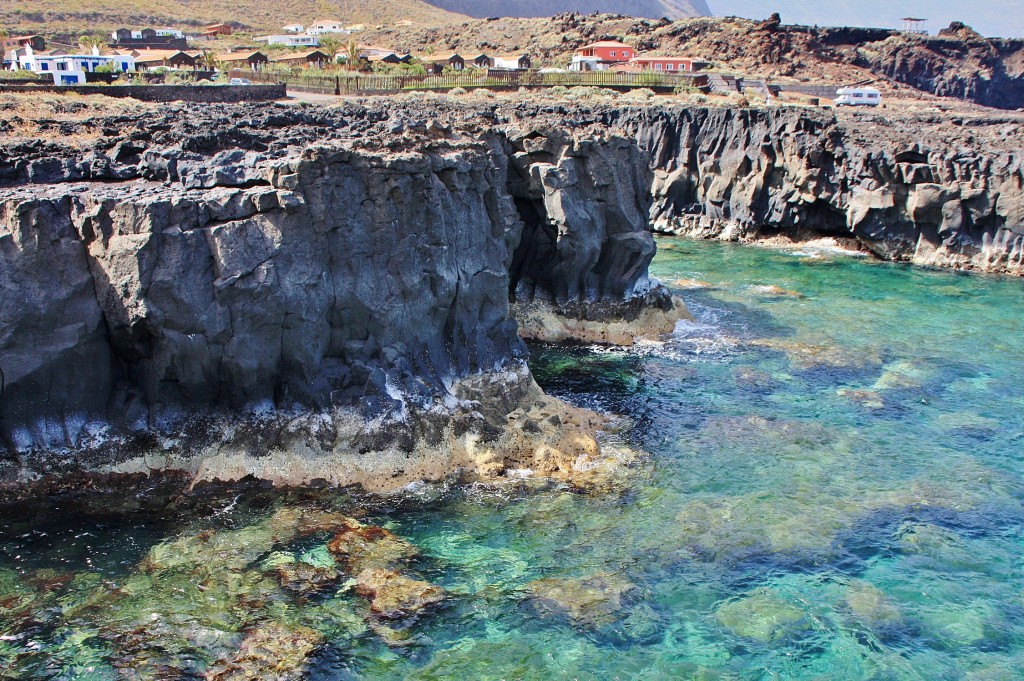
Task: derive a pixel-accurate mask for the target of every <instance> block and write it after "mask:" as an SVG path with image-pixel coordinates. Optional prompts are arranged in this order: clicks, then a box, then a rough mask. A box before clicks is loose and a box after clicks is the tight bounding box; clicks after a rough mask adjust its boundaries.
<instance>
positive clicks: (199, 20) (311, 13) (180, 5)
mask: <svg viewBox="0 0 1024 681" xmlns="http://www.w3.org/2000/svg"><path fill="white" fill-rule="evenodd" d="M317 19H336V20H338V21H343V22H346V23H366V24H368V25H371V26H377V25H378V24H385V25H389V24H395V23H397V22H401V21H411V22H414V23H416V24H418V25H421V26H436V25H439V24H446V23H453V22H456V21H461V20H462V19H463V17H462V16H461V15H458V14H452V13H451V12H446V11H444V10H441V9H438V8H436V7H433V6H431V5H428V4H427V3H425V2H422V0H119V1H118V2H102V3H101V2H96V0H3V1H2V2H0V26H4V27H7V28H8V29H9V30H10V31H11V32H12V33H39V34H42V35H46V36H54V35H81V34H83V33H96V32H100V33H104V32H109V31H111V30H113V29H115V28H119V27H140V28H141V27H146V26H149V27H153V28H156V27H163V26H171V27H175V28H180V29H182V30H186V31H195V30H196V29H198V28H199V27H201V26H203V25H205V24H208V23H213V22H221V21H226V22H230V23H233V24H236V25H237V26H239V27H240V28H242V29H243V30H248V31H253V32H266V31H279V30H280V29H281V27H282V26H284V25H285V24H289V23H294V22H299V23H309V22H312V21H315V20H317Z"/></svg>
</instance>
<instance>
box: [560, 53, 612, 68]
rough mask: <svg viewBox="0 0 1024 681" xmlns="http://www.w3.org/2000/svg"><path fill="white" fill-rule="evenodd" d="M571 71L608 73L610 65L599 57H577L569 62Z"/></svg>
mask: <svg viewBox="0 0 1024 681" xmlns="http://www.w3.org/2000/svg"><path fill="white" fill-rule="evenodd" d="M569 70H570V71H607V70H608V65H607V64H605V63H603V62H602V61H601V60H600V59H598V58H597V57H581V56H579V55H576V56H575V57H573V58H572V61H571V62H569Z"/></svg>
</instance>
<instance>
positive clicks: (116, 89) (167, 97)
mask: <svg viewBox="0 0 1024 681" xmlns="http://www.w3.org/2000/svg"><path fill="white" fill-rule="evenodd" d="M0 92H30V93H31V92H53V93H57V94H62V93H64V94H66V93H71V92H76V93H78V94H80V95H105V96H107V97H131V98H133V99H138V100H140V101H143V102H177V101H185V102H202V103H234V102H262V101H268V100H274V99H284V98H285V97H286V96H287V92H286V91H285V86H284V85H283V84H269V85H6V84H4V85H0Z"/></svg>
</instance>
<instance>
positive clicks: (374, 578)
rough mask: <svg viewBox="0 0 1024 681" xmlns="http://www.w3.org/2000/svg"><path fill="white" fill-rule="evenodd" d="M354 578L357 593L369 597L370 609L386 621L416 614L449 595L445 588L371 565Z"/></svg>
mask: <svg viewBox="0 0 1024 681" xmlns="http://www.w3.org/2000/svg"><path fill="white" fill-rule="evenodd" d="M353 579H354V581H355V589H356V593H358V594H359V595H360V596H363V597H365V598H367V599H369V601H370V611H371V612H372V613H373V614H374V615H376V616H377V617H380V618H382V619H386V620H396V619H406V618H410V617H416V616H418V615H419V614H421V613H422V612H423V611H424V610H426V609H427V608H429V607H431V606H434V605H437V604H438V603H440V602H442V601H443V600H445V598H447V597H448V594H447V592H446V591H445V590H444V589H443V588H441V587H439V586H436V585H434V584H431V583H429V582H424V581H421V580H418V579H412V578H411V577H407V576H405V575H403V574H400V573H399V572H397V571H395V570H389V569H384V568H370V569H366V570H363V571H362V572H360V573H359V574H357V575H356V576H355V577H354V578H353Z"/></svg>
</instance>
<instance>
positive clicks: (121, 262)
mask: <svg viewBox="0 0 1024 681" xmlns="http://www.w3.org/2000/svg"><path fill="white" fill-rule="evenodd" d="M926 123H927V121H924V122H921V127H920V128H919V129H920V130H921V131H923V133H926V134H923V135H921V134H917V133H916V132H915V131H910V132H908V131H907V130H906V129H903V128H901V129H899V130H895V129H893V126H892V125H891V124H889V123H887V122H886V121H885V119H883V118H881V117H879V116H877V114H870V115H868V114H864V115H861V114H858V115H855V116H850V117H844V118H843V119H841V120H837V119H836V118H835V117H833V116H832V115H830V114H826V113H823V112H820V111H813V110H800V109H773V110H763V111H754V110H726V109H683V108H659V107H640V108H607V107H597V108H586V107H581V106H571V107H569V106H559V105H552V106H541V105H531V104H511V103H508V104H488V105H483V104H477V105H472V104H465V105H464V104H455V103H452V102H445V101H444V100H441V101H419V102H416V101H411V100H400V101H392V100H375V101H369V102H362V103H358V102H357V103H350V104H346V105H345V106H342V107H335V108H320V107H287V106H278V105H274V106H217V105H214V106H195V105H192V106H188V105H181V106H171V107H167V108H165V109H163V110H161V111H160V112H159V113H154V115H153V116H152V117H151V118H149V119H146V120H139V119H136V118H130V117H120V118H119V117H116V116H112V117H107V118H100V119H93V120H88V121H81V122H78V123H69V122H61V123H53V124H52V126H51V127H53V126H56V127H57V128H59V129H60V131H61V132H62V133H63V134H66V135H68V136H69V141H70V142H71V143H74V144H75V146H71V145H70V144H59V143H55V142H47V141H44V140H35V141H31V142H16V141H10V142H6V143H4V142H0V152H2V153H0V290H2V291H3V293H4V295H3V296H2V297H0V370H2V371H3V372H4V389H3V395H2V397H0V443H2V444H0V447H2V450H3V451H2V453H3V458H4V461H5V464H4V469H3V473H2V476H0V477H2V478H3V479H4V480H7V481H16V480H19V479H25V478H28V477H33V476H37V475H39V474H45V473H66V472H73V471H76V470H82V469H91V470H107V471H120V472H131V471H138V470H146V469H166V468H176V469H183V470H186V471H187V472H189V473H190V474H192V475H193V476H195V477H196V478H197V479H203V478H207V479H212V478H237V477H240V476H243V475H248V474H253V475H257V476H260V477H265V478H269V479H273V480H277V481H281V482H289V483H299V482H309V481H311V480H313V479H317V478H319V479H323V480H328V481H330V482H332V483H335V484H349V483H360V484H363V485H366V486H368V487H371V488H374V489H386V488H390V487H397V486H400V485H402V484H405V483H407V482H409V481H411V480H414V479H420V478H424V477H431V478H433V477H440V476H442V475H445V474H448V473H451V472H452V471H454V470H461V471H464V472H467V474H468V475H470V476H471V477H472V476H500V475H503V474H507V473H508V472H510V471H514V470H519V469H530V470H532V471H539V472H544V473H545V474H549V475H552V476H554V477H564V478H570V477H572V476H573V475H574V474H575V473H577V472H579V471H583V470H590V469H592V468H594V466H595V465H598V467H599V462H600V461H602V460H603V458H604V457H605V455H604V454H602V453H601V451H600V447H598V446H597V443H596V440H595V439H594V431H595V429H597V428H598V427H599V423H598V419H596V417H595V416H594V415H592V414H588V413H586V412H580V411H577V410H572V409H570V408H568V407H566V405H563V404H561V403H559V402H557V401H555V400H552V399H550V398H547V397H545V396H544V395H543V393H541V392H540V390H539V389H538V388H537V387H536V385H535V384H534V383H533V380H532V377H531V376H530V374H529V371H528V369H527V368H526V366H525V347H524V345H523V342H522V340H521V339H520V335H522V336H525V337H528V338H539V339H544V340H566V339H574V340H582V341H585V342H605V343H624V344H628V343H631V342H633V341H634V340H635V339H636V337H637V334H638V333H639V334H644V333H650V334H659V333H664V332H667V331H670V330H671V329H672V328H673V326H674V324H675V322H676V321H677V320H679V319H681V318H683V317H685V315H686V310H685V308H684V307H682V306H681V305H680V304H679V303H678V302H677V301H674V300H673V299H671V298H670V297H669V296H668V294H667V292H666V290H665V289H664V288H662V287H660V285H659V284H658V283H657V282H653V281H650V280H649V279H648V276H647V268H648V265H649V263H650V261H651V258H652V257H653V255H654V252H655V243H654V239H653V236H652V234H651V231H650V226H651V224H652V223H653V224H654V225H655V226H656V227H657V228H658V229H661V230H664V231H669V232H673V233H682V234H688V235H698V236H715V237H719V238H755V237H758V236H764V235H769V236H775V235H779V234H783V235H788V236H791V237H797V238H799V237H801V236H822V235H827V236H837V237H852V238H855V239H857V240H858V241H859V242H860V244H861V245H862V246H863V247H866V248H868V249H870V250H872V251H873V252H874V253H876V254H877V255H879V256H881V257H885V258H890V259H895V260H912V261H914V262H917V263H922V264H936V265H946V266H954V267H970V268H978V269H985V270H988V271H994V272H1009V273H1016V274H1020V273H1021V272H1022V267H1024V266H1022V263H1024V248H1022V243H1024V227H1022V223H1024V218H1022V215H1024V213H1022V211H1024V209H1022V205H1024V204H1022V192H1024V189H1022V186H1024V178H1022V170H1021V163H1020V154H1021V152H1020V151H1019V148H1018V142H1019V140H1020V138H1021V134H1019V130H1018V129H1017V127H1015V124H1014V123H1013V122H1012V121H1010V120H1008V119H1005V118H993V119H991V120H989V119H984V118H977V119H975V120H971V121H961V125H960V131H959V132H957V133H956V134H951V135H946V136H938V135H933V134H932V133H935V132H936V131H937V130H938V129H939V128H936V127H934V126H933V127H931V128H929V127H928V125H931V124H927V125H926ZM933 123H934V121H933ZM47 125H49V124H46V123H45V122H44V123H43V124H42V128H43V129H44V130H45V129H47V128H46V126H47ZM935 125H936V126H937V125H939V123H935ZM940 127H941V126H940ZM946 127H947V128H948V126H946ZM97 129H99V130H100V131H101V132H102V133H103V134H102V135H101V136H99V137H98V138H97V136H96V135H95V134H92V133H95V131H96V130H97ZM942 129H943V130H945V129H946V128H942ZM82 133H88V134H84V135H82ZM76 136H80V137H79V138H77V139H76ZM922 136H925V137H928V139H921V137H922ZM638 330H639V331H638Z"/></svg>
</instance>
